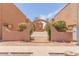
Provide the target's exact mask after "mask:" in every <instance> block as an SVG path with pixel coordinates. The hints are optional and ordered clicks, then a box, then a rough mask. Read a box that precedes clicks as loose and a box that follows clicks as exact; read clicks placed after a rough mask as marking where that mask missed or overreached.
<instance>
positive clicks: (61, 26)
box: [53, 21, 67, 31]
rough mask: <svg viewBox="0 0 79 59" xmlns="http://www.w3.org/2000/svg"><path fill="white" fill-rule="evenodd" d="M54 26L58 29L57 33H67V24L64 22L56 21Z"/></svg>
mask: <svg viewBox="0 0 79 59" xmlns="http://www.w3.org/2000/svg"><path fill="white" fill-rule="evenodd" d="M53 26H54V27H55V28H56V30H57V31H66V29H67V27H66V23H65V22H64V21H56V22H54V24H53Z"/></svg>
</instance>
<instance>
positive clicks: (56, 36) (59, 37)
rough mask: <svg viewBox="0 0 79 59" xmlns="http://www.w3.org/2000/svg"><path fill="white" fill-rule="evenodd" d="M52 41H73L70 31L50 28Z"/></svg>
mask: <svg viewBox="0 0 79 59" xmlns="http://www.w3.org/2000/svg"><path fill="white" fill-rule="evenodd" d="M51 41H52V42H56V41H58V42H71V41H73V36H72V32H58V31H56V29H55V28H51Z"/></svg>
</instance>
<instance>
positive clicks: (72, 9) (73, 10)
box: [54, 3, 79, 25]
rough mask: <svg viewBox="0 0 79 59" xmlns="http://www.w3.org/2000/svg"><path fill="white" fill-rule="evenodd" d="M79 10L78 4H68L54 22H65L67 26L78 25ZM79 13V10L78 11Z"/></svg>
mask: <svg viewBox="0 0 79 59" xmlns="http://www.w3.org/2000/svg"><path fill="white" fill-rule="evenodd" d="M77 8H78V4H76V3H71V4H67V5H66V6H65V7H64V8H63V9H62V10H61V11H60V12H59V13H58V14H57V15H56V16H55V17H54V21H58V20H63V21H65V22H66V23H67V25H73V24H77V16H78V17H79V15H77ZM78 11H79V10H78Z"/></svg>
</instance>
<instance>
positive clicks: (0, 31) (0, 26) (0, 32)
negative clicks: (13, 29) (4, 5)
mask: <svg viewBox="0 0 79 59" xmlns="http://www.w3.org/2000/svg"><path fill="white" fill-rule="evenodd" d="M1 14H2V13H1V6H0V40H1V39H2V38H1V36H2V35H1V34H2V30H1V28H2V24H1V23H2V21H1V20H2V18H1Z"/></svg>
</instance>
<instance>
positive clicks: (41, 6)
mask: <svg viewBox="0 0 79 59" xmlns="http://www.w3.org/2000/svg"><path fill="white" fill-rule="evenodd" d="M15 5H16V6H17V7H18V8H19V9H20V10H21V11H22V12H23V13H24V14H25V15H26V16H27V17H28V18H29V19H30V20H34V18H35V17H38V16H42V17H44V18H49V19H50V18H52V17H54V15H56V14H57V13H58V12H59V11H60V10H61V9H62V8H63V7H64V6H65V5H66V4H64V3H17V4H15Z"/></svg>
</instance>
